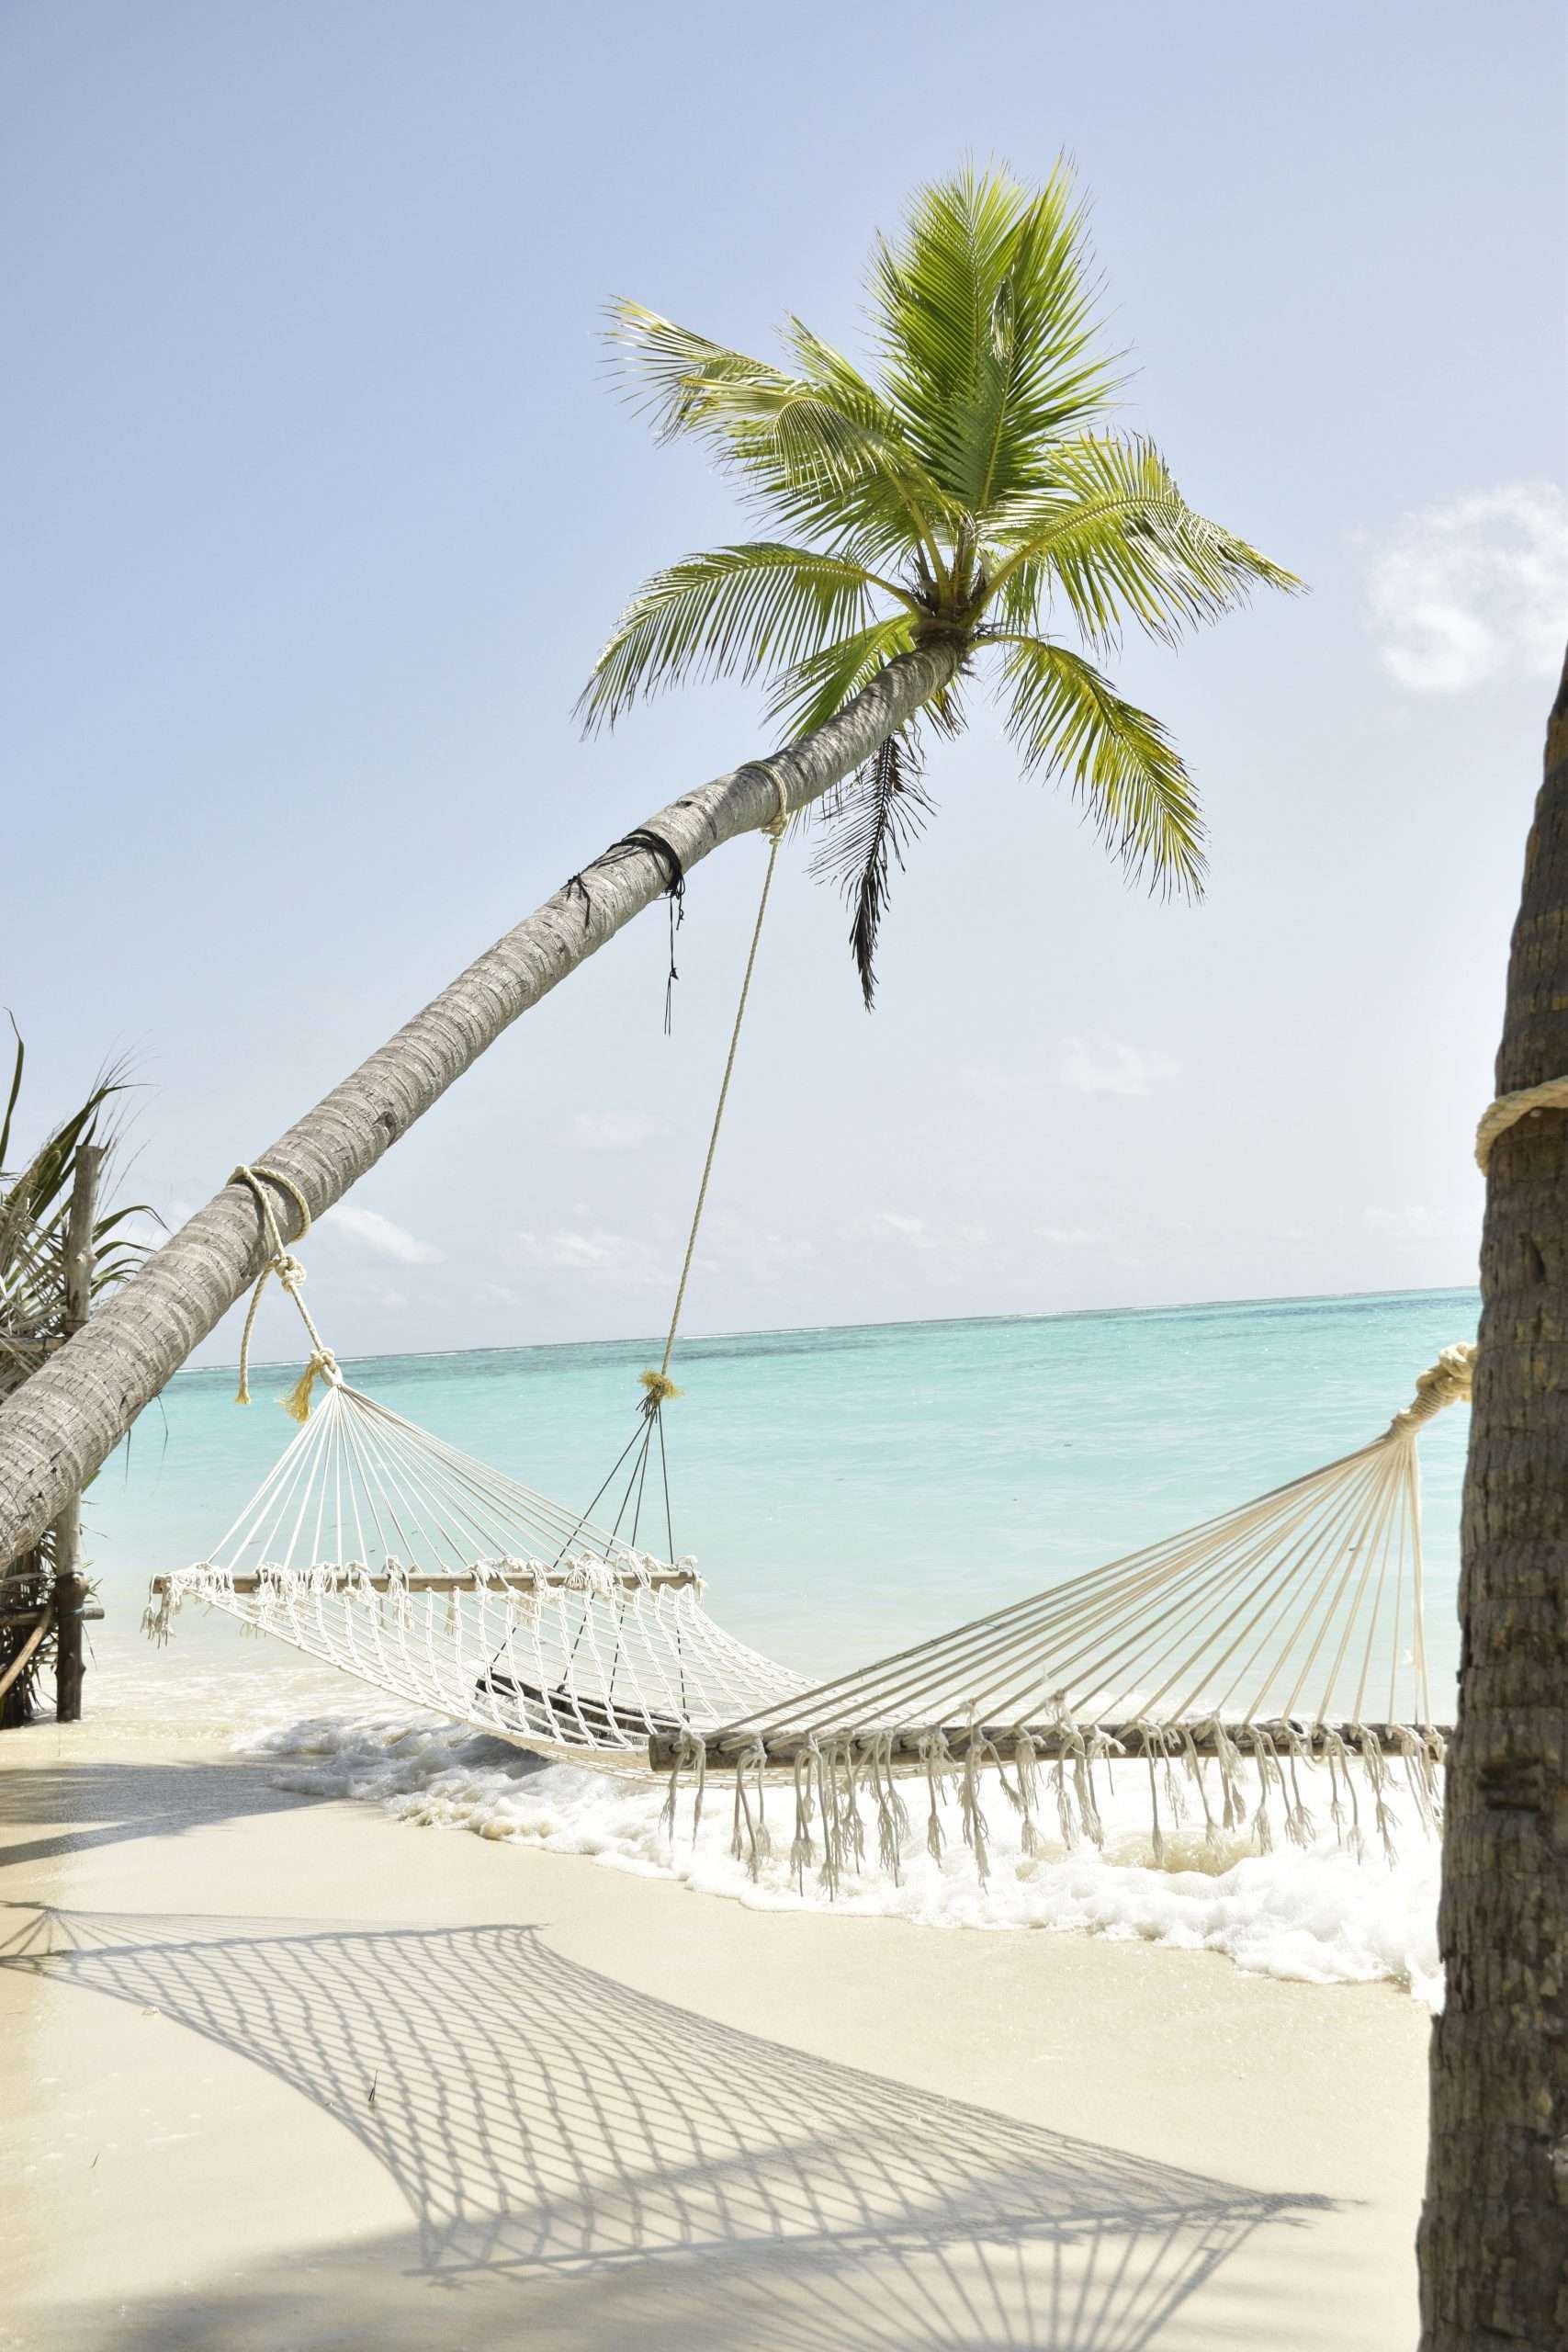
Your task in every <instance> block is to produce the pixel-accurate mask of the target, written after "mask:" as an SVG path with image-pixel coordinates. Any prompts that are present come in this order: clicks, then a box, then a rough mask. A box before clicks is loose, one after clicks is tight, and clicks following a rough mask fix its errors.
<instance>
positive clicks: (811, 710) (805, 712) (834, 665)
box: [767, 613, 915, 743]
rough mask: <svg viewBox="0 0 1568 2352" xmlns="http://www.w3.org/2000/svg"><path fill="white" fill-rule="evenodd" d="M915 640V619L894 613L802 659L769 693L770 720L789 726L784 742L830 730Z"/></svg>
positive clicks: (781, 675) (783, 736) (779, 679)
mask: <svg viewBox="0 0 1568 2352" xmlns="http://www.w3.org/2000/svg"><path fill="white" fill-rule="evenodd" d="M914 641H915V625H914V622H913V620H912V618H911V617H910V616H909V615H908V613H895V614H893V615H892V616H889V617H888V618H886V619H885V620H875V621H871V622H869V623H868V624H867V626H866V627H865V628H858V629H852V630H851V631H850V632H849V634H848V635H847V636H844V637H841V638H838V639H835V640H834V642H833V643H832V644H830V645H824V646H822V647H821V648H819V650H818V651H816V652H814V653H807V654H804V655H802V657H801V659H800V660H799V661H798V662H794V663H792V664H791V666H790V668H789V669H787V670H784V671H782V672H781V673H780V674H779V676H778V677H777V678H775V679H774V681H773V684H772V686H771V687H770V689H769V693H768V706H767V707H768V716H769V718H775V719H782V720H783V722H784V725H783V730H782V740H783V741H784V742H786V743H788V742H793V741H794V740H795V737H796V736H797V735H806V734H809V732H810V731H811V729H813V728H814V727H823V726H825V725H826V724H827V722H828V720H829V718H832V716H833V714H834V712H835V711H838V710H841V709H842V708H843V707H844V705H845V703H846V702H848V700H849V699H850V696H851V695H858V694H859V692H860V690H861V688H862V687H863V686H864V685H869V684H870V683H871V681H872V679H873V678H874V677H875V675H876V673H877V672H878V671H879V670H885V669H886V667H887V664H888V663H889V662H892V661H894V660H896V658H897V656H898V655H899V654H900V653H908V650H909V649H910V647H911V646H912V645H913V644H914Z"/></svg>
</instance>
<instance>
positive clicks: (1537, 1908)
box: [1419, 667, 1568, 2352]
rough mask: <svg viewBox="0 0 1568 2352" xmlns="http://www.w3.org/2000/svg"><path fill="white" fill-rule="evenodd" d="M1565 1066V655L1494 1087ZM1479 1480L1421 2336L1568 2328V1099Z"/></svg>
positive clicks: (1521, 1237) (1470, 2342)
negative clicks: (1445, 1992) (1567, 1109)
mask: <svg viewBox="0 0 1568 2352" xmlns="http://www.w3.org/2000/svg"><path fill="white" fill-rule="evenodd" d="M1564 1075H1568V667H1565V668H1564V671H1563V680H1562V686H1561V687H1560V689H1559V691H1558V696H1557V702H1556V706H1555V707H1554V709H1553V711H1552V714H1551V723H1550V726H1549V729H1548V732H1547V745H1546V780H1545V782H1544V784H1543V785H1542V786H1541V792H1540V799H1539V800H1538V802H1537V803H1536V811H1535V823H1534V826H1533V828H1532V830H1531V833H1530V839H1529V848H1528V850H1527V852H1526V854H1525V881H1524V893H1523V898H1522V900H1521V903H1520V908H1519V919H1518V922H1517V927H1516V929H1515V932H1514V944H1513V953H1512V956H1511V958H1510V961H1509V967H1508V992H1507V1002H1506V1010H1505V1012H1504V1019H1503V1043H1502V1048H1501V1050H1500V1052H1499V1054H1498V1057H1497V1091H1498V1093H1499V1095H1505V1094H1509V1093H1514V1092H1517V1091H1522V1090H1524V1089H1526V1088H1529V1087H1534V1086H1539V1085H1541V1084H1544V1083H1545V1082H1546V1081H1548V1080H1553V1079H1559V1078H1562V1077H1563V1076H1564ZM1487 1179H1488V1182H1487V1192H1486V1224H1485V1229H1484V1234H1483V1241H1482V1250H1481V1296H1482V1315H1481V1344H1480V1350H1479V1353H1478V1356H1477V1361H1476V1373H1475V1398H1474V1411H1473V1414H1472V1421H1471V1438H1470V1464H1469V1469H1468V1473H1467V1476H1466V1480H1465V1494H1464V1531H1463V1563H1462V1569H1461V1585H1460V1614H1461V1623H1462V1628H1463V1646H1462V1650H1461V1674H1460V1702H1459V1719H1458V1726H1457V1731H1456V1735H1455V1738H1454V1743H1453V1746H1452V1747H1451V1748H1450V1754H1449V1775H1448V1788H1449V1796H1448V1826H1447V1830H1446V1833H1445V1838H1444V1846H1443V1894H1442V1907H1441V1913H1440V1917H1439V1940H1440V1943H1441V1948H1442V1953H1443V1958H1444V1961H1445V1962H1446V1963H1447V1968H1448V2001H1447V2006H1446V2007H1445V2008H1444V2011H1443V2014H1442V2016H1441V2017H1440V2018H1438V2025H1437V2030H1436V2032H1435V2034H1434V2037H1433V2043H1432V2138H1431V2153H1430V2157H1429V2160H1428V2169H1427V2203H1426V2209H1425V2211H1424V2213H1423V2216H1422V2222H1421V2234H1420V2241H1419V2244H1420V2256H1421V2315H1422V2335H1421V2345H1422V2352H1479V2347H1481V2346H1483V2345H1497V2346H1503V2345H1513V2346H1518V2347H1519V2352H1525V2348H1526V2347H1527V2346H1528V2347H1531V2348H1532V2352H1533V2347H1535V2346H1540V2347H1541V2352H1545V2347H1546V2346H1548V2345H1562V2344H1565V2343H1568V1111H1564V1110H1562V1109H1551V1110H1546V1111H1543V1112H1542V1113H1541V1114H1540V1115H1538V1116H1535V1117H1526V1118H1524V1119H1522V1120H1520V1121H1519V1123H1518V1124H1517V1125H1514V1126H1511V1127H1509V1128H1507V1129H1506V1132H1504V1133H1501V1134H1499V1135H1498V1136H1497V1138H1496V1142H1495V1148H1494V1149H1493V1153H1492V1156H1491V1159H1490V1160H1489V1161H1488V1164H1487Z"/></svg>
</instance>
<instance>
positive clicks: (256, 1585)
mask: <svg viewBox="0 0 1568 2352" xmlns="http://www.w3.org/2000/svg"><path fill="white" fill-rule="evenodd" d="M281 1581H283V1579H282V1578H279V1577H265V1576H253V1577H234V1578H233V1582H232V1589H233V1590H234V1591H235V1592H241V1593H245V1592H261V1591H263V1590H264V1589H268V1588H270V1587H271V1586H273V1585H275V1584H277V1583H279V1582H281ZM612 1581H613V1582H614V1583H615V1584H617V1585H619V1586H620V1588H621V1589H622V1591H623V1592H644V1591H652V1592H670V1591H673V1590H675V1589H677V1588H679V1587H681V1586H682V1585H694V1584H695V1583H696V1582H697V1577H696V1573H695V1571H694V1569H691V1568H667V1569H660V1570H659V1571H657V1572H656V1573H655V1574H654V1575H652V1576H647V1577H639V1576H633V1575H631V1574H630V1573H629V1572H624V1571H622V1572H616V1571H613V1572H612ZM169 1584H170V1579H169V1577H153V1579H152V1589H153V1591H154V1592H167V1590H168V1589H169ZM367 1586H368V1587H369V1589H370V1590H371V1591H372V1592H541V1591H546V1592H581V1591H584V1590H586V1589H587V1588H586V1586H585V1585H584V1584H583V1582H582V1580H581V1577H573V1576H569V1575H567V1574H566V1573H565V1571H564V1570H563V1571H562V1572H561V1573H560V1574H557V1573H556V1571H555V1570H554V1569H553V1568H549V1569H543V1570H541V1571H540V1573H539V1574H538V1575H533V1574H530V1573H527V1572H525V1571H524V1570H521V1569H519V1570H518V1571H517V1572H516V1573H515V1574H513V1575H511V1576H487V1577H477V1576H473V1575H468V1576H415V1575H411V1576H406V1577H389V1576H375V1577H363V1576H359V1575H357V1574H355V1573H354V1572H352V1571H340V1572H337V1573H334V1574H333V1575H332V1576H325V1577H321V1580H320V1583H319V1585H318V1587H317V1588H316V1589H318V1590H321V1591H323V1592H348V1591H354V1592H359V1591H362V1590H364V1589H365V1588H366V1587H367ZM194 1598H195V1599H197V1600H200V1598H201V1595H200V1593H199V1592H197V1593H196V1594H195V1595H194Z"/></svg>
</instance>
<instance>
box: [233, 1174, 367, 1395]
mask: <svg viewBox="0 0 1568 2352" xmlns="http://www.w3.org/2000/svg"><path fill="white" fill-rule="evenodd" d="M229 1181H230V1182H231V1184H244V1185H246V1186H248V1187H249V1190H250V1193H251V1197H252V1199H253V1200H254V1202H255V1204H256V1207H257V1209H258V1210H259V1211H260V1213H261V1221H262V1231H263V1233H264V1234H265V1238H266V1245H267V1258H266V1261H265V1264H264V1266H263V1267H262V1270H261V1272H260V1273H259V1274H258V1275H257V1276H256V1286H255V1288H254V1291H252V1293H251V1303H250V1306H249V1307H248V1308H247V1309H246V1311H245V1328H244V1329H243V1331H242V1332H241V1334H240V1385H239V1387H238V1389H237V1390H236V1391H235V1394H234V1402H235V1404H236V1405H248V1404H249V1403H250V1401H251V1385H250V1369H251V1333H252V1332H253V1331H254V1329H255V1321H256V1312H257V1309H258V1308H259V1307H260V1306H261V1302H262V1293H263V1291H264V1290H265V1288H266V1283H267V1276H268V1275H269V1274H276V1276H277V1279H278V1281H279V1283H281V1284H282V1286H283V1288H284V1289H285V1290H286V1291H287V1292H288V1295H289V1297H290V1298H291V1299H292V1300H293V1302H294V1305H295V1306H296V1307H297V1308H298V1309H299V1320H300V1321H301V1322H302V1323H303V1324H304V1326H305V1329H306V1330H307V1331H308V1332H309V1334H310V1361H309V1363H307V1364H306V1366H305V1369H304V1371H303V1372H302V1373H301V1374H300V1375H299V1379H298V1380H297V1381H296V1382H295V1384H294V1386H293V1387H292V1389H290V1391H289V1393H288V1396H287V1397H284V1399H283V1409H284V1411H285V1412H286V1413H288V1414H289V1415H290V1416H291V1417H292V1418H293V1419H295V1420H297V1421H301V1422H302V1421H308V1420H309V1419H310V1391H311V1389H312V1388H313V1387H314V1385H315V1383H316V1378H317V1375H318V1374H320V1375H321V1377H322V1378H323V1379H325V1380H329V1381H331V1383H332V1384H333V1386H334V1387H337V1386H340V1385H341V1384H342V1374H340V1373H339V1371H338V1367H337V1358H336V1357H335V1356H334V1355H333V1351H332V1350H331V1348H329V1347H328V1345H327V1343H326V1341H325V1340H323V1339H322V1337H321V1333H320V1332H319V1331H318V1330H317V1329H316V1326H315V1324H314V1322H313V1321H312V1320H311V1317H310V1308H309V1307H308V1306H306V1304H305V1301H304V1299H303V1298H302V1297H301V1295H300V1292H301V1289H302V1286H303V1284H304V1281H305V1269H304V1267H303V1266H302V1265H301V1264H300V1262H299V1259H298V1258H296V1257H295V1256H294V1255H293V1253H292V1252H291V1251H290V1250H288V1248H286V1246H285V1244H284V1239H283V1235H282V1232H281V1231H280V1229H279V1227H278V1222H277V1217H276V1214H275V1212H274V1209H273V1205H272V1200H271V1197H270V1195H269V1194H268V1193H267V1191H266V1189H265V1188H266V1186H267V1185H268V1184H276V1186H277V1188H278V1190H279V1191H280V1192H283V1193H288V1197H289V1199H290V1200H291V1201H292V1202H293V1204H294V1206H295V1208H296V1210H297V1211H298V1212H299V1233H298V1234H297V1235H296V1236H295V1238H296V1239H297V1240H299V1241H303V1240H304V1238H305V1236H306V1235H307V1234H308V1233H309V1232H310V1222H311V1220H310V1205H309V1204H308V1202H307V1201H306V1199H305V1195H304V1194H303V1193H301V1191H300V1190H299V1185H298V1184H296V1183H295V1182H294V1180H293V1178H292V1177H290V1176H285V1175H284V1174H282V1172H281V1171H280V1170H278V1169H276V1168H263V1167H260V1166H257V1167H255V1168H247V1167H244V1166H241V1167H239V1168H236V1169H235V1170H234V1173H233V1175H232V1176H231V1178H230V1180H229Z"/></svg>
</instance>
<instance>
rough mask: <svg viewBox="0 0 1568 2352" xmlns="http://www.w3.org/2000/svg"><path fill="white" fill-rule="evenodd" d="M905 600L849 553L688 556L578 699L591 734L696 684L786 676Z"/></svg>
mask: <svg viewBox="0 0 1568 2352" xmlns="http://www.w3.org/2000/svg"><path fill="white" fill-rule="evenodd" d="M878 590H881V591H883V592H884V593H886V594H897V593H898V592H897V590H896V589H895V588H894V587H893V586H892V584H891V583H890V582H886V581H883V580H880V579H878V577H877V576H876V574H875V573H874V572H871V571H867V570H866V569H865V567H864V566H863V564H860V563H857V562H856V561H854V560H853V559H852V557H851V556H848V555H836V554H829V553H822V552H818V550H816V549H813V548H799V547H790V546H788V545H786V544H784V542H783V541H780V540H762V539H755V540H751V541H750V542H748V543H747V544H745V545H742V546H738V547H728V548H712V549H710V550H709V551H708V552H706V553H705V554H702V555H690V556H686V557H685V558H683V559H682V561H681V562H680V563H674V564H671V566H670V567H669V569H668V570H667V571H656V572H655V573H654V575H653V577H652V579H651V580H648V581H645V582H644V583H643V585H642V586H641V588H639V589H638V591H637V594H636V595H635V596H634V597H633V599H632V601H631V603H630V604H629V605H627V606H626V611H625V612H624V613H623V614H622V615H621V616H620V619H619V620H618V621H617V622H616V624H615V629H614V631H613V632H612V634H611V637H610V639H609V642H608V644H607V645H605V647H604V650H603V651H602V652H601V654H600V655H599V658H598V660H597V661H596V662H595V663H594V665H593V669H592V675H591V676H590V678H589V681H588V684H587V685H586V686H585V687H584V688H583V691H582V694H581V696H580V698H579V701H578V712H579V715H580V717H581V718H582V720H583V723H584V725H585V726H586V727H587V728H588V729H590V731H592V729H594V728H597V727H600V726H614V724H615V720H616V719H617V718H620V716H621V715H622V713H623V712H624V711H626V710H627V709H629V708H630V707H631V705H632V704H633V703H634V702H636V701H637V699H638V698H639V697H646V696H647V695H651V694H657V693H659V692H660V691H661V690H662V689H663V688H665V687H667V686H672V685H675V684H679V682H680V681H681V680H682V678H687V677H691V676H698V677H707V678H728V677H740V678H751V677H755V676H756V674H757V673H758V672H759V671H761V670H768V671H779V670H783V671H784V672H785V673H788V672H789V671H791V670H792V669H793V668H794V666H795V664H796V663H798V662H801V661H802V660H804V659H807V658H808V657H809V656H810V655H812V654H814V653H817V652H818V651H819V650H821V649H822V647H823V645H824V644H825V643H826V644H830V643H832V642H833V640H834V639H837V638H839V637H840V636H841V635H842V634H843V633H844V632H845V631H846V630H849V629H854V628H859V627H860V626H861V625H863V622H864V620H865V617H866V616H867V614H868V613H869V612H870V610H871V599H872V596H873V594H874V593H875V592H876V591H878Z"/></svg>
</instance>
